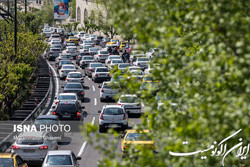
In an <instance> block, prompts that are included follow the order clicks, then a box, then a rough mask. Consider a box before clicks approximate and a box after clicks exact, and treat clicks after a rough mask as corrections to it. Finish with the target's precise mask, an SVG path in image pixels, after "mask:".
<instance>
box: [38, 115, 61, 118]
mask: <svg viewBox="0 0 250 167" xmlns="http://www.w3.org/2000/svg"><path fill="white" fill-rule="evenodd" d="M45 118H47V119H57V118H58V117H57V116H56V115H40V116H38V117H37V119H45Z"/></svg>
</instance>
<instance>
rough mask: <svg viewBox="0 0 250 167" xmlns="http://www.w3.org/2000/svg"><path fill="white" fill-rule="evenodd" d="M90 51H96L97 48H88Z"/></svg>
mask: <svg viewBox="0 0 250 167" xmlns="http://www.w3.org/2000/svg"><path fill="white" fill-rule="evenodd" d="M89 50H90V51H98V50H99V49H98V48H89Z"/></svg>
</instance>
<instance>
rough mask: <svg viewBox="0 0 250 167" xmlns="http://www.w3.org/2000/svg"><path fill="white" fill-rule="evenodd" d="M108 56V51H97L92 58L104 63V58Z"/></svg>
mask: <svg viewBox="0 0 250 167" xmlns="http://www.w3.org/2000/svg"><path fill="white" fill-rule="evenodd" d="M108 57H109V52H108V51H104V50H101V51H98V52H97V53H96V54H95V55H94V58H95V60H96V61H99V62H102V63H105V61H106V59H107V58H108Z"/></svg>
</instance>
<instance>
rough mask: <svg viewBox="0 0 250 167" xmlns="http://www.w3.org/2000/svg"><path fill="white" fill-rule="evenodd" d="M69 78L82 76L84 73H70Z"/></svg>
mask: <svg viewBox="0 0 250 167" xmlns="http://www.w3.org/2000/svg"><path fill="white" fill-rule="evenodd" d="M68 77H69V78H82V74H69V76H68Z"/></svg>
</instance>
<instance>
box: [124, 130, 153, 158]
mask: <svg viewBox="0 0 250 167" xmlns="http://www.w3.org/2000/svg"><path fill="white" fill-rule="evenodd" d="M148 133H149V130H142V131H137V130H135V129H131V130H126V132H125V134H123V135H121V138H122V142H121V150H122V157H126V156H127V155H128V153H129V152H128V150H129V147H132V148H133V152H138V151H140V149H145V148H146V149H150V150H152V151H153V152H155V144H154V140H153V139H152V138H151V137H149V136H148V135H147V134H148ZM137 149H139V150H137Z"/></svg>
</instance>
